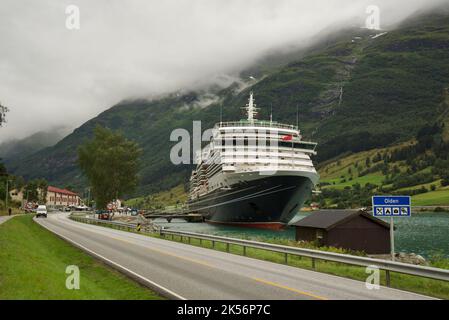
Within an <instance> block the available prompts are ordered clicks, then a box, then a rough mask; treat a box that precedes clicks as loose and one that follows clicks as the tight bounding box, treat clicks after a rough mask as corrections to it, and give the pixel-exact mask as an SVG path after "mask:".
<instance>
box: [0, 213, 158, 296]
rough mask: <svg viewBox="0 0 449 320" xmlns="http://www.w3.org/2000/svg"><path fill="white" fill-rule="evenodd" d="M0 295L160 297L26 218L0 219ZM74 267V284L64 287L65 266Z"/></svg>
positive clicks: (29, 217) (28, 217)
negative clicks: (76, 286) (76, 270)
mask: <svg viewBox="0 0 449 320" xmlns="http://www.w3.org/2000/svg"><path fill="white" fill-rule="evenodd" d="M0 248H1V250H0V300H2V299H3V300H4V299H45V300H47V299H63V300H66V299H86V300H87V299H88V300H92V299H94V300H98V299H101V300H103V299H108V300H109V299H138V300H142V299H149V300H153V299H160V297H159V296H158V295H157V294H155V293H153V292H152V291H150V290H148V289H147V288H144V287H142V286H140V285H139V284H137V283H135V282H134V281H132V280H130V279H128V278H127V277H125V276H124V275H122V274H120V273H118V272H117V271H115V270H113V269H111V268H109V267H108V266H106V265H104V264H103V263H101V262H99V261H97V260H95V259H94V258H92V257H91V256H89V255H87V254H85V253H84V252H82V251H81V250H79V249H77V248H75V247H73V246H72V245H70V244H68V243H67V242H65V241H63V240H61V239H60V238H58V237H57V236H55V235H54V234H52V233H51V232H49V231H47V230H45V229H44V228H42V227H41V226H39V225H38V224H36V223H35V222H34V221H33V220H32V216H31V215H27V216H19V217H15V218H13V219H11V220H9V221H7V222H5V223H4V224H2V225H0ZM69 265H76V266H78V267H79V270H80V289H79V290H68V289H67V288H66V287H65V282H66V277H67V276H68V275H67V274H66V273H65V270H66V267H67V266H69Z"/></svg>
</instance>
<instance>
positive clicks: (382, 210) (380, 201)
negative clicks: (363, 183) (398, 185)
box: [373, 196, 412, 217]
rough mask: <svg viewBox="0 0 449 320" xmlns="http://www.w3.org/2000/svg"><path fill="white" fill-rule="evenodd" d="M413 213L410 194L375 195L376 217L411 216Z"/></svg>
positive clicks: (374, 208)
mask: <svg viewBox="0 0 449 320" xmlns="http://www.w3.org/2000/svg"><path fill="white" fill-rule="evenodd" d="M411 213H412V210H411V198H410V197H408V196H374V197H373V215H374V216H375V217H410V216H411Z"/></svg>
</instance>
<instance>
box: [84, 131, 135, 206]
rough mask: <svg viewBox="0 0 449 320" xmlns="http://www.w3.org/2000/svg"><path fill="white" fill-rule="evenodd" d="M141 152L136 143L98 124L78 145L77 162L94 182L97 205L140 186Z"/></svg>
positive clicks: (104, 203)
mask: <svg viewBox="0 0 449 320" xmlns="http://www.w3.org/2000/svg"><path fill="white" fill-rule="evenodd" d="M141 154H142V150H141V149H140V148H139V146H138V145H137V143H135V142H133V141H130V140H127V139H126V138H125V137H124V136H123V135H122V134H121V133H117V132H113V131H112V130H109V129H107V128H103V127H101V126H97V127H96V128H95V130H94V138H93V139H92V140H90V141H87V142H86V143H84V144H83V145H81V146H80V147H79V149H78V164H79V166H80V168H81V170H82V171H83V172H84V174H85V176H86V177H87V179H88V180H89V183H90V185H91V186H92V194H93V197H94V199H95V203H96V206H97V208H98V209H105V208H106V206H107V204H108V203H109V202H111V201H112V200H114V199H116V198H119V197H120V196H123V195H124V194H129V193H130V192H131V191H133V189H134V188H135V187H136V186H137V182H138V177H137V172H138V170H139V158H140V155H141Z"/></svg>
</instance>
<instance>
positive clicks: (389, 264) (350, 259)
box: [71, 217, 449, 286]
mask: <svg viewBox="0 0 449 320" xmlns="http://www.w3.org/2000/svg"><path fill="white" fill-rule="evenodd" d="M71 219H73V220H75V221H79V222H83V221H82V220H85V221H86V222H87V223H89V222H91V223H95V222H96V224H109V225H116V226H119V227H121V228H122V229H133V230H136V228H137V225H136V224H132V223H123V222H116V221H108V220H98V219H92V218H80V217H71ZM154 231H157V232H158V234H159V235H160V236H162V237H167V236H171V237H172V240H174V237H175V236H179V237H181V240H183V238H184V237H185V238H187V241H188V243H190V242H191V239H199V240H200V242H201V241H203V240H206V241H211V243H212V248H215V245H216V243H224V244H226V251H227V252H229V249H230V247H229V246H230V245H239V246H242V247H243V255H245V256H246V249H247V248H253V249H262V250H266V251H271V252H277V253H282V254H284V257H285V258H284V261H285V263H286V264H287V263H288V255H293V256H299V257H307V258H310V259H311V261H312V268H313V269H315V262H316V260H323V261H331V262H338V263H343V264H349V265H355V266H362V267H377V268H378V269H379V270H384V271H385V272H386V284H387V286H390V283H391V281H390V272H397V273H402V274H407V275H413V276H418V277H424V278H429V279H435V280H442V281H449V270H446V269H439V268H433V267H426V266H417V265H413V264H407V263H402V262H396V261H388V260H381V259H373V258H367V257H360V256H353V255H348V254H341V253H334V252H326V251H319V250H312V249H303V248H297V247H291V246H284V245H279V244H272V243H266V242H259V241H252V240H244V239H237V238H228V237H221V236H214V235H208V234H202V233H195V232H187V231H176V230H167V229H159V230H153V232H154Z"/></svg>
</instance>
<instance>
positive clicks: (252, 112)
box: [243, 91, 259, 122]
mask: <svg viewBox="0 0 449 320" xmlns="http://www.w3.org/2000/svg"><path fill="white" fill-rule="evenodd" d="M243 109H245V110H246V113H247V115H248V121H250V122H254V117H255V116H256V115H257V110H259V108H256V104H255V103H254V94H253V92H252V91H251V93H250V94H249V99H248V104H247V105H246V107H244V108H243Z"/></svg>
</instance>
